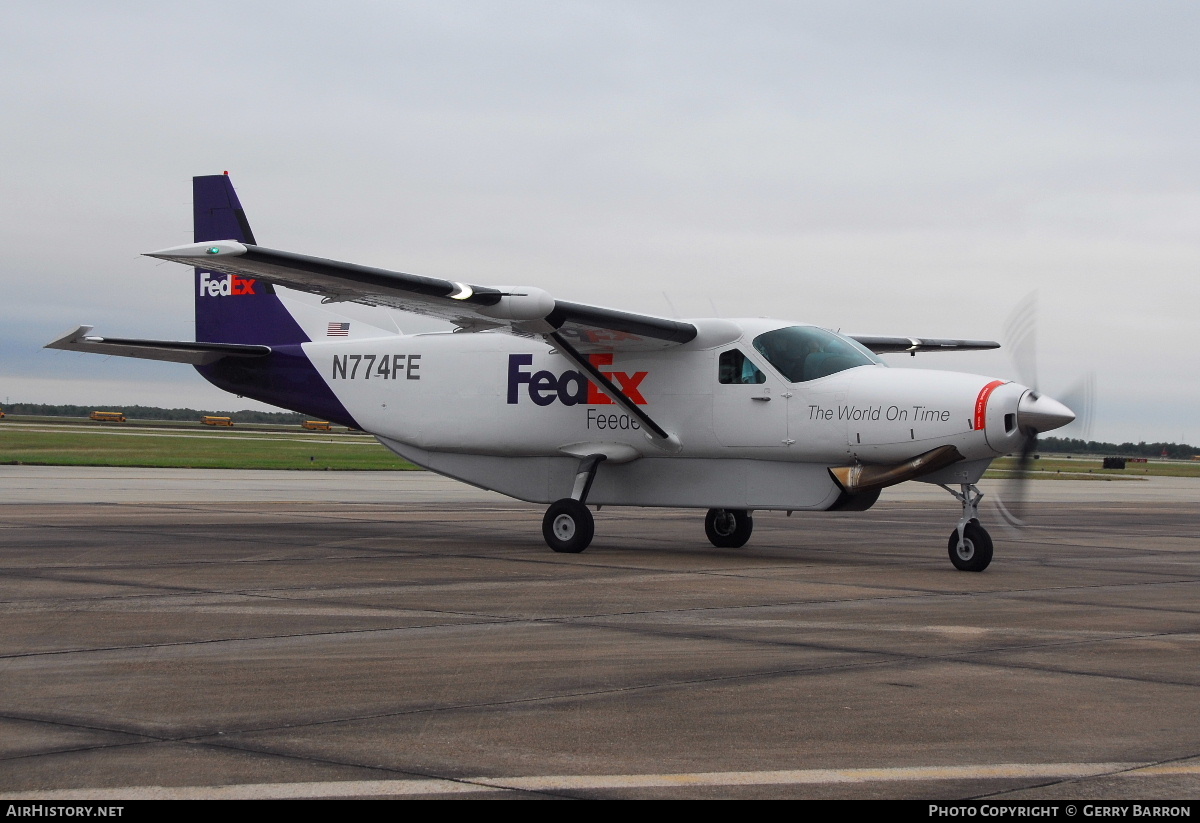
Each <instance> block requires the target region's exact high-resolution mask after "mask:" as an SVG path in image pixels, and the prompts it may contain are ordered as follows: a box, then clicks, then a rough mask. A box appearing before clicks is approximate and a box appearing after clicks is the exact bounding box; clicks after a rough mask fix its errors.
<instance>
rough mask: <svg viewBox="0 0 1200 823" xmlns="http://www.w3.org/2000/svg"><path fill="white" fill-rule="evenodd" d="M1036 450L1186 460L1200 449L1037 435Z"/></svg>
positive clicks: (1199, 452)
mask: <svg viewBox="0 0 1200 823" xmlns="http://www.w3.org/2000/svg"><path fill="white" fill-rule="evenodd" d="M1038 451H1043V452H1059V453H1061V454H1112V455H1120V456H1122V457H1162V455H1163V452H1166V454H1167V457H1171V458H1175V459H1177V460H1188V459H1190V458H1191V457H1193V456H1194V455H1196V454H1200V449H1198V448H1196V447H1195V446H1189V445H1187V444H1186V443H1147V442H1145V441H1144V440H1143V441H1142V442H1140V443H1120V444H1117V443H1100V442H1098V441H1096V440H1079V439H1078V438H1072V437H1039V438H1038Z"/></svg>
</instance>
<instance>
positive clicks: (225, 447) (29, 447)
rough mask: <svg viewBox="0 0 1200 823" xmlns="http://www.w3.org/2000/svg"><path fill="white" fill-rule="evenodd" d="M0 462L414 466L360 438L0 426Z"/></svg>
mask: <svg viewBox="0 0 1200 823" xmlns="http://www.w3.org/2000/svg"><path fill="white" fill-rule="evenodd" d="M0 463H6V464H12V463H24V464H29V465H42V466H138V467H146V468H187V469H300V470H310V471H320V470H343V471H344V470H356V471H397V470H405V469H414V468H416V466H414V465H413V464H411V463H409V462H407V461H405V460H401V459H400V458H399V457H397V456H396V455H394V454H392V453H391V452H390V451H388V450H387V449H385V448H384V447H383V446H381V445H379V443H377V442H376V441H375V438H373V437H368V436H364V435H347V434H335V435H330V434H328V433H312V434H305V433H304V432H302V431H299V430H298V429H293V430H288V431H286V432H280V433H273V432H261V431H260V432H238V431H230V430H224V431H219V432H214V431H212V430H208V431H196V432H195V433H192V432H180V431H176V430H160V431H157V432H155V431H148V430H147V429H146V428H141V429H140V430H130V429H115V428H99V427H97V428H95V429H84V430H80V428H78V427H68V426H63V427H61V428H56V429H50V428H45V429H43V428H41V427H38V428H36V429H34V428H32V427H30V428H26V427H20V428H18V427H16V426H7V425H0Z"/></svg>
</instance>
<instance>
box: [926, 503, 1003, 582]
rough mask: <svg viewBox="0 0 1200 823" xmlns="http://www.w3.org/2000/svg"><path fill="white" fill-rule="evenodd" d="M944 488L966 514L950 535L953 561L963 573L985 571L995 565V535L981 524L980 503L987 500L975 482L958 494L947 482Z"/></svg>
mask: <svg viewBox="0 0 1200 823" xmlns="http://www.w3.org/2000/svg"><path fill="white" fill-rule="evenodd" d="M938 485H939V486H941V487H942V488H943V489H945V490H946V491H947V492H949V493H950V494H951V495H953V496H954V499H955V500H957V501H958V502H960V503H962V508H963V513H962V517H960V518H959V520H958V526H957V527H956V528H955V529H954V531H952V532H950V541H949V543H948V544H947V547H946V548H947V550H948V551H949V554H950V562H951V563H953V564H954V568H956V569H958V570H959V571H962V572H981V571H983V570H984V569H986V568H987V567H988V564H989V563H991V562H992V536H991V535H990V534H988V533H987V529H985V528H984V527H983V526H982V525H980V523H979V501H980V500H983V492H981V491H980V490H979V489H978V488H977V487H976V486H975V484H974V483H962V484H960V486H959V488H961V489H962V491H961V492H956V491H954V490H953V489H952V488H950V487H949V486H947V485H945V484H944V483H939V484H938Z"/></svg>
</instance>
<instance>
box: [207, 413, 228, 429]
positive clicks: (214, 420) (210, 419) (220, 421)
mask: <svg viewBox="0 0 1200 823" xmlns="http://www.w3.org/2000/svg"><path fill="white" fill-rule="evenodd" d="M200 422H201V423H203V424H204V425H206V426H232V425H233V419H232V418H229V417H217V416H216V415H213V414H206V415H204V416H203V417H201V418H200Z"/></svg>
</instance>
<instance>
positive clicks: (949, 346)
mask: <svg viewBox="0 0 1200 823" xmlns="http://www.w3.org/2000/svg"><path fill="white" fill-rule="evenodd" d="M846 337H849V338H850V339H851V340H857V341H858V342H859V343H862V344H863V345H864V346H866V347H867V348H868V349H870V350H871V351H873V352H875V353H876V354H895V353H897V352H907V353H909V354H916V353H917V352H919V351H921V352H925V351H984V350H986V349H998V348H1000V344H999V343H997V342H995V341H994V340H947V339H941V338H933V337H883V336H881V335H878V334H847V335H846Z"/></svg>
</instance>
